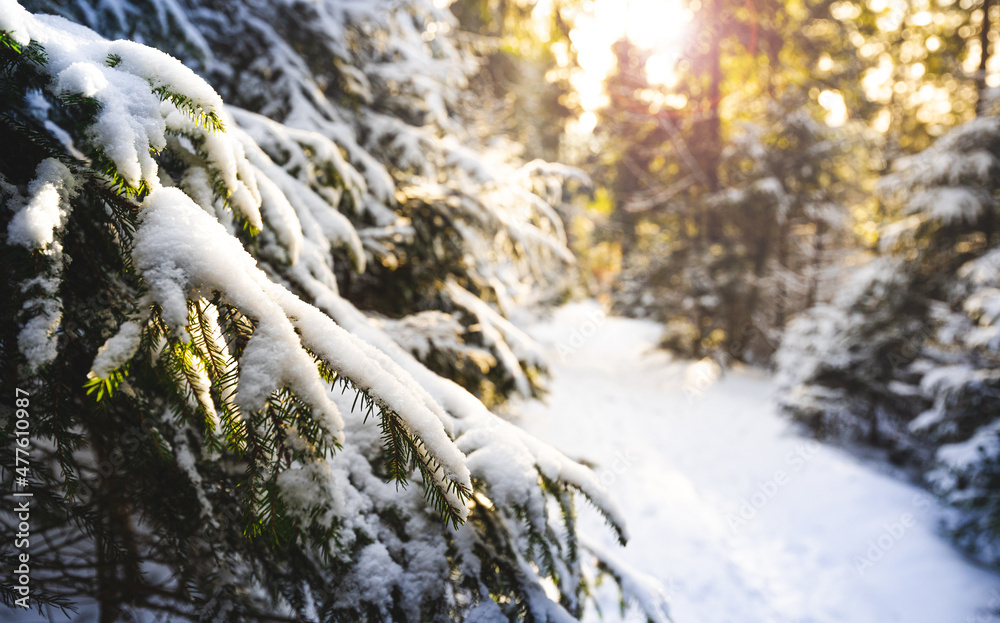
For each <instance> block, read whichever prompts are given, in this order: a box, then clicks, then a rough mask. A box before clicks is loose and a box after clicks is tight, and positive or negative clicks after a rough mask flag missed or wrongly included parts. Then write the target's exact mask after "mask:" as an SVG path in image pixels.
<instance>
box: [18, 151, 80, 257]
mask: <svg viewBox="0 0 1000 623" xmlns="http://www.w3.org/2000/svg"><path fill="white" fill-rule="evenodd" d="M72 193H73V176H72V174H71V173H70V171H69V169H67V168H66V166H65V165H64V164H62V163H61V162H59V161H58V160H54V159H52V158H46V159H45V160H43V161H42V162H41V164H39V165H38V169H37V170H36V171H35V179H34V180H32V182H31V184H30V185H29V186H28V200H27V202H26V203H25V204H24V206H23V207H21V208H20V209H19V210H17V212H15V213H14V216H13V218H11V220H10V225H8V227H7V244H19V245H21V246H24V247H27V248H29V249H32V250H45V249H48V248H49V246H50V245H51V244H52V243H53V241H54V240H55V235H56V231H57V230H58V229H59V228H60V227H62V226H63V225H64V224H65V222H66V218H67V216H68V215H69V212H68V209H69V199H70V196H71V195H72Z"/></svg>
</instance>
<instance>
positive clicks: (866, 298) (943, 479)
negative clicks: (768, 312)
mask: <svg viewBox="0 0 1000 623" xmlns="http://www.w3.org/2000/svg"><path fill="white" fill-rule="evenodd" d="M998 165H1000V120H998V119H997V118H996V117H983V118H980V119H977V120H975V121H973V122H970V123H967V124H965V125H963V126H960V127H959V128H957V129H955V130H953V131H952V132H950V133H949V134H947V135H945V136H944V137H942V138H941V139H939V140H938V141H937V142H936V143H935V144H934V145H933V146H932V147H930V148H928V149H927V150H925V151H924V152H921V153H920V154H918V155H916V156H913V157H910V158H907V159H902V160H901V161H900V162H899V163H897V167H896V171H895V172H894V173H893V174H892V175H891V176H889V177H888V178H886V179H885V180H884V182H883V186H882V188H883V191H884V193H885V196H886V200H887V201H888V202H890V203H891V204H895V205H896V206H897V207H896V208H893V211H894V212H897V211H898V213H899V214H900V217H899V219H898V220H896V221H895V222H893V223H891V224H889V225H887V226H886V227H885V228H883V230H882V232H881V241H880V246H879V253H878V257H876V258H875V259H874V260H873V261H871V262H870V263H869V264H868V265H866V266H865V267H864V268H862V269H860V270H858V271H856V273H855V274H854V275H853V276H852V277H851V279H850V280H849V281H848V282H847V283H846V284H845V285H844V286H843V287H842V288H841V292H840V294H839V296H838V297H837V298H836V300H835V301H834V302H833V303H832V304H830V305H821V306H819V307H817V308H814V309H812V310H810V311H809V312H808V313H806V314H804V315H803V316H802V317H800V318H798V319H797V320H796V321H795V322H794V323H793V324H792V326H791V328H790V329H789V332H788V335H787V336H786V339H785V342H784V345H783V347H782V351H781V354H780V356H779V363H780V369H781V371H782V375H783V386H784V389H783V393H782V403H783V404H784V406H785V408H786V409H787V410H788V411H789V412H790V413H791V414H792V415H793V416H794V417H796V418H798V419H800V420H802V421H804V422H806V423H808V424H809V425H810V426H812V427H813V428H814V429H816V430H817V431H818V432H819V433H820V434H822V435H824V436H826V437H829V438H832V439H840V440H842V441H843V440H847V441H853V442H860V443H864V444H868V445H871V446H875V447H878V448H882V449H884V450H885V451H886V452H887V453H888V455H889V458H890V459H891V460H893V461H895V462H897V463H898V464H901V465H904V466H907V467H909V468H912V469H914V470H915V471H916V472H917V473H918V474H920V475H921V476H922V478H923V479H924V481H925V482H926V484H927V485H928V486H929V487H930V488H931V489H932V490H934V491H936V492H937V493H939V494H940V495H941V496H942V497H943V499H944V500H945V501H947V502H948V503H950V504H952V505H953V506H955V507H956V508H957V509H958V511H959V512H957V513H955V514H954V515H953V516H952V518H951V526H950V527H951V530H952V533H953V534H954V536H955V538H956V540H957V542H958V543H959V544H960V545H961V546H962V547H963V548H965V549H966V550H967V551H969V552H970V553H971V554H972V555H974V556H976V557H978V558H980V559H981V560H983V561H985V562H988V563H990V564H994V565H995V564H997V563H998V562H1000V550H998V548H997V545H996V543H997V542H998V536H1000V535H998V532H997V528H996V526H997V522H998V517H1000V506H998V505H997V503H996V496H995V493H994V491H995V487H996V486H997V485H996V474H997V465H998V460H1000V444H998V443H997V440H998V437H997V425H998V424H997V414H998V413H1000V410H998V407H1000V402H998V396H1000V376H998V374H997V368H998V364H1000V359H998V348H1000V340H998V335H1000V325H998V320H1000V315H998V313H997V311H998V307H997V301H998V299H997V289H996V285H997V278H996V269H997V264H996V259H997V238H996V219H997V193H998V191H1000V176H998V172H1000V166H998Z"/></svg>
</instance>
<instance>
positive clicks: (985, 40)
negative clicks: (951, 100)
mask: <svg viewBox="0 0 1000 623" xmlns="http://www.w3.org/2000/svg"><path fill="white" fill-rule="evenodd" d="M995 1H996V0H983V23H982V26H981V27H980V28H979V70H978V71H977V72H976V116H977V117H981V116H983V115H984V114H986V112H987V110H986V104H987V103H988V100H987V99H986V97H985V94H986V61H988V60H989V58H990V9H991V8H992V7H993V4H994V2H995Z"/></svg>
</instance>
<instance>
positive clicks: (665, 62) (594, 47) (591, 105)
mask: <svg viewBox="0 0 1000 623" xmlns="http://www.w3.org/2000/svg"><path fill="white" fill-rule="evenodd" d="M692 18H693V16H692V14H691V12H690V11H688V10H687V9H686V8H685V7H684V6H683V3H682V2H681V0H588V1H587V2H584V3H583V11H581V15H580V16H579V17H578V18H577V20H576V23H575V27H574V28H573V30H572V32H571V33H570V40H571V41H572V42H573V46H574V47H575V48H576V50H577V54H578V59H579V63H580V71H578V72H575V73H574V75H573V76H572V78H571V82H572V84H573V86H574V87H575V88H576V90H577V92H578V93H579V95H580V105H581V107H582V108H583V110H584V113H583V114H582V115H581V117H580V129H581V130H583V131H585V132H587V131H590V130H591V129H593V127H594V124H596V122H597V117H596V116H595V115H594V111H595V110H597V109H599V108H601V106H603V105H605V104H606V103H607V95H606V94H605V93H604V88H603V81H604V79H605V77H607V75H608V73H609V72H610V71H611V69H612V68H614V65H615V57H614V54H613V53H612V52H611V44H612V43H614V42H615V41H617V40H619V39H621V38H622V37H623V36H628V38H629V39H630V40H631V41H632V42H633V43H635V44H636V45H638V46H640V47H643V48H647V49H650V50H652V51H653V55H652V56H651V57H650V59H649V61H648V62H647V64H646V73H647V76H648V77H649V79H650V81H651V82H654V83H659V84H665V85H667V86H670V85H671V84H673V82H674V80H676V78H675V76H674V72H673V69H674V66H675V64H676V61H677V57H678V56H679V55H680V53H681V52H682V46H683V45H684V37H685V35H686V34H687V30H688V28H690V24H691V20H692Z"/></svg>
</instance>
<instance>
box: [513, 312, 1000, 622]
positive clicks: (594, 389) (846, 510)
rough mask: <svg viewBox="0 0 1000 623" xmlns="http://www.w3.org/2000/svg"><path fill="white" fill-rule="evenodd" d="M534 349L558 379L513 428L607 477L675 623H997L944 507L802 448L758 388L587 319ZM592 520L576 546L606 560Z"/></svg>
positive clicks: (547, 330) (985, 584) (602, 537)
mask: <svg viewBox="0 0 1000 623" xmlns="http://www.w3.org/2000/svg"><path fill="white" fill-rule="evenodd" d="M529 333H531V335H532V336H533V337H534V338H535V339H537V340H538V341H539V342H540V343H541V344H543V345H544V346H545V347H547V348H548V349H550V351H551V354H552V366H553V369H552V379H551V380H550V383H549V390H550V394H549V395H548V397H547V398H546V400H545V403H542V402H532V403H529V404H528V405H526V406H525V409H524V417H523V419H522V420H519V423H520V424H521V425H522V426H523V427H524V428H526V429H527V430H529V431H531V432H532V433H534V434H536V435H538V436H539V437H541V438H543V439H545V440H547V441H549V442H550V443H552V444H553V445H555V446H557V447H558V448H560V449H561V450H563V451H565V452H567V453H568V454H569V455H571V456H574V457H579V458H581V459H585V460H587V461H590V462H592V463H593V464H595V465H596V466H597V467H596V469H597V472H598V474H600V475H601V477H602V480H603V481H604V482H605V484H606V485H607V486H608V488H609V489H610V490H611V492H612V496H613V497H614V498H615V499H616V500H617V502H618V504H619V505H620V506H621V508H622V510H623V511H624V513H625V517H626V518H627V519H628V521H629V524H628V528H629V533H630V535H631V540H630V542H629V544H628V546H627V547H626V548H625V549H624V550H623V551H622V550H618V551H619V553H620V555H621V558H622V559H624V560H625V561H627V562H628V563H630V564H631V565H633V566H634V567H635V568H636V569H638V570H641V571H643V572H646V573H648V574H650V575H652V576H655V577H656V578H657V579H658V580H659V581H660V582H661V583H662V584H663V585H664V587H665V588H666V590H667V592H668V594H669V596H670V599H671V614H672V616H673V618H674V620H675V621H676V623H892V622H897V621H898V622H901V623H986V622H993V621H1000V618H994V617H992V616H991V615H989V614H987V611H988V610H989V607H991V606H992V607H993V608H994V609H996V607H997V606H1000V576H997V575H996V574H993V573H991V572H988V571H984V570H982V569H980V568H977V567H976V566H974V565H972V564H970V563H969V562H967V561H966V560H965V559H964V558H963V557H962V556H961V555H960V554H959V553H958V552H957V551H956V550H955V549H954V548H952V546H951V545H950V544H949V543H948V541H947V540H946V539H945V538H944V537H941V536H939V535H938V533H937V531H936V526H937V523H938V519H939V518H940V516H941V514H942V512H943V511H942V509H941V508H940V507H939V506H938V504H937V503H936V502H934V501H933V500H932V499H931V498H929V497H928V496H927V494H926V493H924V492H923V491H922V490H921V489H919V488H917V487H914V486H912V485H910V484H907V483H905V482H903V481H902V480H900V479H899V478H898V477H896V476H892V475H888V474H885V473H880V472H879V471H878V467H877V466H874V465H871V464H865V463H863V462H861V461H860V460H858V459H856V458H853V457H851V456H850V455H848V454H846V453H844V452H842V451H840V450H838V449H835V448H832V447H829V446H821V445H819V444H816V443H815V442H813V441H810V440H809V439H808V438H806V437H804V436H802V435H800V434H799V433H797V432H796V430H795V429H794V427H793V426H791V425H790V424H789V422H788V421H786V420H785V419H784V418H782V417H781V416H779V415H778V414H777V413H776V410H775V408H774V406H773V401H772V397H771V394H772V389H773V384H772V381H771V379H770V378H769V377H768V376H767V375H766V374H763V373H761V372H757V371H753V370H735V371H729V372H726V373H725V374H723V375H722V377H721V378H718V379H715V378H714V377H715V375H714V374H713V371H712V369H711V368H710V367H708V366H706V365H704V364H692V363H691V362H688V361H676V360H673V359H672V357H671V356H670V355H669V354H667V353H664V352H662V351H657V350H655V349H654V346H655V344H656V340H657V337H658V334H659V330H658V328H657V326H656V325H655V324H653V323H648V322H643V321H636V320H625V319H619V318H608V319H603V317H602V315H601V313H600V310H599V308H598V307H597V305H596V304H594V303H583V304H573V305H569V306H567V307H564V308H562V309H560V310H558V311H557V312H556V315H555V317H554V318H552V319H549V320H547V321H544V322H539V323H536V324H534V325H533V326H532V327H531V328H530V329H529ZM584 506H585V505H581V515H582V518H581V531H582V532H584V533H585V534H587V535H588V536H589V537H590V538H591V539H593V540H596V541H598V542H599V543H601V544H603V545H605V546H607V547H608V548H609V549H614V539H613V537H612V536H611V534H610V532H609V531H608V530H606V529H605V528H604V527H603V523H602V521H601V520H600V518H599V517H598V516H597V514H596V513H595V512H593V511H592V509H590V508H589V507H586V508H585V507H584ZM615 599H617V594H616V593H611V589H610V588H609V589H608V592H607V594H602V595H601V596H600V601H601V602H602V603H604V604H608V605H609V606H610V607H614V606H613V604H614V603H615ZM605 614H606V615H607V614H608V612H607V611H606V612H605ZM611 614H612V615H614V614H615V612H614V611H612V612H611ZM591 618H592V617H591ZM611 620H615V619H614V616H612V618H611ZM625 620H626V621H630V622H631V621H641V620H642V619H641V618H640V617H639V616H638V614H637V613H636V612H629V613H628V614H627V615H626V616H625Z"/></svg>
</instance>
